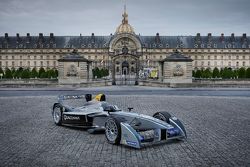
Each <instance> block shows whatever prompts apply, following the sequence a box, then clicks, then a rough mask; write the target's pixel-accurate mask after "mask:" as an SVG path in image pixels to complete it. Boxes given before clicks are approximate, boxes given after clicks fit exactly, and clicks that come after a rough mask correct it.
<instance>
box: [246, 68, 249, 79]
mask: <svg viewBox="0 0 250 167" xmlns="http://www.w3.org/2000/svg"><path fill="white" fill-rule="evenodd" d="M246 78H250V67H248V68H247V70H246Z"/></svg>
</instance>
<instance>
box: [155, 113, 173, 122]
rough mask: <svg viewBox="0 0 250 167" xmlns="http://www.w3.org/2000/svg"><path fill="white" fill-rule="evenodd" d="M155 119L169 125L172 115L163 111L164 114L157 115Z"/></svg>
mask: <svg viewBox="0 0 250 167" xmlns="http://www.w3.org/2000/svg"><path fill="white" fill-rule="evenodd" d="M153 117H154V118H157V119H159V120H162V121H165V122H167V123H170V121H169V118H171V115H170V114H169V113H168V112H166V111H162V112H157V113H155V114H154V115H153Z"/></svg>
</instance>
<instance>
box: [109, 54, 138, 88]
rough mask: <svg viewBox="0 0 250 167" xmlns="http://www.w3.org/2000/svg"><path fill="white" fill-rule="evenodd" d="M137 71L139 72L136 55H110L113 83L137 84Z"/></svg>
mask: <svg viewBox="0 0 250 167" xmlns="http://www.w3.org/2000/svg"><path fill="white" fill-rule="evenodd" d="M117 69H120V70H117ZM138 73H139V57H138V56H135V55H115V56H113V57H112V84H113V85H137V84H138Z"/></svg>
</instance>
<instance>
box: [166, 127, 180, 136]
mask: <svg viewBox="0 0 250 167" xmlns="http://www.w3.org/2000/svg"><path fill="white" fill-rule="evenodd" d="M167 133H168V135H169V137H173V136H178V135H179V134H180V130H179V129H177V128H172V129H168V130H167Z"/></svg>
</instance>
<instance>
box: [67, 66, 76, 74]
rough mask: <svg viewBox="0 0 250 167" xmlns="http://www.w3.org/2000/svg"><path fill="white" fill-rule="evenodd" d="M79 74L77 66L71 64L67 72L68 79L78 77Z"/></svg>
mask: <svg viewBox="0 0 250 167" xmlns="http://www.w3.org/2000/svg"><path fill="white" fill-rule="evenodd" d="M77 74H78V72H77V68H76V66H75V65H73V64H71V65H70V66H69V68H68V71H67V76H68V77H76V76H77Z"/></svg>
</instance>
